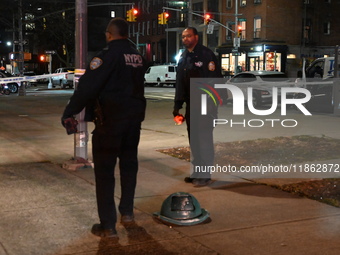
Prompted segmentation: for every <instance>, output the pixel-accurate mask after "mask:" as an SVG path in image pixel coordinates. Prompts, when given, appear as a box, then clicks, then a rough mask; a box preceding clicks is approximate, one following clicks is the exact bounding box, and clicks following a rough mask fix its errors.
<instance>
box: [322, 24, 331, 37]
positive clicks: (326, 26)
mask: <svg viewBox="0 0 340 255" xmlns="http://www.w3.org/2000/svg"><path fill="white" fill-rule="evenodd" d="M323 33H324V34H325V35H329V34H330V33H331V23H330V22H325V23H323Z"/></svg>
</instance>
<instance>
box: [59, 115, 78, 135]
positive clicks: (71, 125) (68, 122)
mask: <svg viewBox="0 0 340 255" xmlns="http://www.w3.org/2000/svg"><path fill="white" fill-rule="evenodd" d="M61 124H62V125H63V126H64V128H65V129H66V132H67V134H68V135H71V134H74V133H77V131H78V130H77V125H78V121H77V120H76V119H75V118H73V117H69V118H66V119H64V118H62V119H61Z"/></svg>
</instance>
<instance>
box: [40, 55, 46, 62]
mask: <svg viewBox="0 0 340 255" xmlns="http://www.w3.org/2000/svg"><path fill="white" fill-rule="evenodd" d="M39 60H40V61H41V62H47V56H46V55H40V56H39Z"/></svg>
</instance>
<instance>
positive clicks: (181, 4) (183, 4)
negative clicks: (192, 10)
mask: <svg viewBox="0 0 340 255" xmlns="http://www.w3.org/2000/svg"><path fill="white" fill-rule="evenodd" d="M167 3H168V4H169V6H170V7H185V8H186V7H187V6H188V4H187V2H184V1H168V2H167Z"/></svg>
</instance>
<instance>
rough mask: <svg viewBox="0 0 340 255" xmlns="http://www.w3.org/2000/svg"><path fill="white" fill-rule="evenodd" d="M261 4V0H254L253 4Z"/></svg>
mask: <svg viewBox="0 0 340 255" xmlns="http://www.w3.org/2000/svg"><path fill="white" fill-rule="evenodd" d="M261 2H262V1H261V0H254V4H260V3H261Z"/></svg>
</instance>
